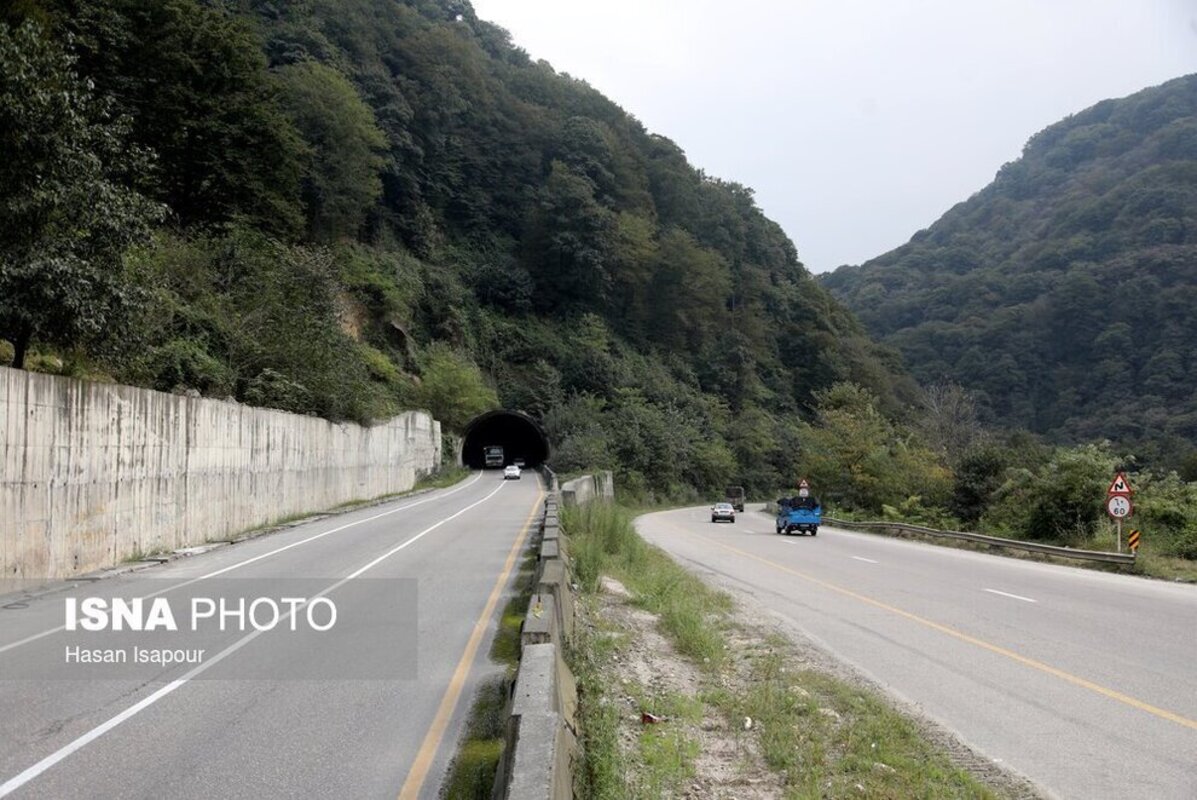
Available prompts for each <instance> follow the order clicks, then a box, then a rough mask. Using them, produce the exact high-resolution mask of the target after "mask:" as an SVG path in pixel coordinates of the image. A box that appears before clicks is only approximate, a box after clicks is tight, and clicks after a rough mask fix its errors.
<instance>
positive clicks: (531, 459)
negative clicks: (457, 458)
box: [461, 410, 549, 469]
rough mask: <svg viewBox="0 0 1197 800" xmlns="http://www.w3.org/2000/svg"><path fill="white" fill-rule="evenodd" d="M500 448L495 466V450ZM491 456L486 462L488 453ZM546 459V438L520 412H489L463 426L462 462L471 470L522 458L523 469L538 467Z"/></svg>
mask: <svg viewBox="0 0 1197 800" xmlns="http://www.w3.org/2000/svg"><path fill="white" fill-rule="evenodd" d="M496 447H501V448H503V455H502V462H503V463H501V464H496V463H495V462H496V461H497V459H496V458H494V454H495V451H494V448H496ZM488 450H490V451H491V453H492V458H491V462H490V463H489V464H488V463H487V458H486V455H487V451H488ZM548 458H549V437H548V436H547V435H546V434H545V432H544V429H543V428H541V427H540V425H539V424H538V423H537V422H536V420H534V419H532V418H531V417H529V416H528V415H527V414H524V413H523V412H521V411H503V410H500V411H488V412H487V413H485V414H483V415H482V416H480V417H476V418H475V419H474V420H472V421H471V422H470V424H469V425H467V426H466V429H465V436H464V438H463V440H462V445H461V463H462V464H464V465H465V466H467V467H469V468H470V469H486V468H487V467H491V468H496V467H503V466H506V465H508V464H511V463H514V462H515V461H516V460H517V459H523V461H524V466H526V467H529V468H532V467H539V466H540V465H541V464H543V463H544V462H545V461H547V460H548Z"/></svg>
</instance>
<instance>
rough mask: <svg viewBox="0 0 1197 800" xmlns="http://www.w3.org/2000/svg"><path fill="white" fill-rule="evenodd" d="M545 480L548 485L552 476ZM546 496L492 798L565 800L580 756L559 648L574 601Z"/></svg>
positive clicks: (570, 685) (569, 630) (574, 701)
mask: <svg viewBox="0 0 1197 800" xmlns="http://www.w3.org/2000/svg"><path fill="white" fill-rule="evenodd" d="M546 478H547V479H548V480H549V484H550V486H552V485H553V478H552V473H551V471H549V470H547V469H546ZM557 506H558V497H557V494H556V492H555V491H550V493H549V497H548V499H547V500H546V501H545V512H544V516H543V517H542V527H541V540H540V542H539V543H538V553H537V555H538V560H537V575H536V580H535V586H534V592H535V594H533V595H532V597H531V599H530V601H529V603H528V612H527V614H526V615H525V617H524V624H523V627H522V628H521V630H520V646H521V655H520V664H519V670H518V671H517V673H516V679H515V683H514V685H513V687H512V693H511V700H510V705H509V711H508V715H507V723H506V735H505V741H504V748H503V755H502V757H501V759H500V762H499V768H498V771H497V773H496V775H495V785H494V791H493V796H494V797H495V798H496V799H497V800H506V798H518V799H519V800H570V798H572V797H573V782H574V781H573V774H574V762H575V761H576V759H577V756H578V743H577V709H578V693H577V686H576V684H575V683H574V677H573V673H571V672H570V670H569V666H568V665H567V664H566V663H565V658H564V656H563V651H562V648H563V647H564V645H565V642H567V641H568V640H569V638H570V637H571V636H572V635H573V624H574V618H573V615H574V597H573V586H572V584H571V583H570V580H569V567H568V561H567V558H566V557H565V554H564V551H563V549H562V547H561V545H562V543H563V540H562V538H561V528H560V525H559V523H558V521H557V516H556V511H557Z"/></svg>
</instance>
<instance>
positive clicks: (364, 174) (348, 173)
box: [275, 61, 386, 239]
mask: <svg viewBox="0 0 1197 800" xmlns="http://www.w3.org/2000/svg"><path fill="white" fill-rule="evenodd" d="M275 80H276V81H277V83H278V85H279V87H280V102H281V104H282V106H283V108H284V109H285V110H286V112H287V115H288V116H289V117H290V118H291V120H292V121H293V122H294V123H295V127H296V128H297V129H298V130H299V132H300V134H301V135H302V136H303V138H304V140H305V142H306V143H307V145H308V148H309V151H310V156H309V160H308V163H307V166H306V168H305V170H304V179H303V198H304V204H305V206H306V208H307V215H308V228H309V230H310V231H311V232H312V233H313V234H314V235H315V236H317V237H318V238H321V239H336V238H340V237H352V236H353V235H354V234H355V233H356V232H357V230H358V229H359V228H360V227H361V225H362V223H363V221H364V220H365V217H366V214H367V213H369V212H370V210H371V209H373V207H374V204H375V201H377V199H378V197H379V195H380V194H381V192H382V180H381V179H380V178H379V172H380V170H381V169H382V166H383V159H382V156H381V155H380V152H381V151H382V150H383V147H384V146H385V144H386V140H385V138H384V137H383V134H382V131H380V130H379V129H378V126H377V125H376V124H375V122H374V112H373V111H371V110H370V107H369V106H367V105H366V104H365V103H364V102H363V101H362V99H361V98H360V97H359V96H358V94H357V90H356V89H354V87H353V84H352V83H350V82H349V81H348V80H347V79H346V78H345V77H344V76H342V75H341V73H339V72H337V71H336V70H335V69H332V68H331V67H326V66H324V65H323V64H318V63H316V62H314V61H301V62H299V63H295V64H288V65H286V66H283V67H280V68H279V69H278V70H277V71H276V73H275Z"/></svg>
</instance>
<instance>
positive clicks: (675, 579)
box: [561, 503, 733, 670]
mask: <svg viewBox="0 0 1197 800" xmlns="http://www.w3.org/2000/svg"><path fill="white" fill-rule="evenodd" d="M633 520H634V516H633V514H632V512H631V511H629V510H628V509H626V508H623V507H622V506H618V505H615V504H612V503H589V504H587V505H585V506H581V507H571V508H564V509H562V511H561V526H562V530H564V531H566V533H567V534H568V536H569V544H570V553H571V555H572V556H573V559H574V576H575V578H576V580H577V581H578V583H579V585H580V586H581V587H582V590H583V591H586V592H595V591H597V590H598V585H599V578H600V577H601V576H602V575H612V576H614V577H616V578H618V579H619V580H620V581H621V582H622V583H623V584H624V585H626V586H627V587H628V588H629V589H631V590H632V592H633V593H634V594H635V596H636V603H637V605H639V606H640V607H642V608H644V609H645V610H647V611H651V612H652V613H653V614H656V615H658V616H659V617H660V618H661V627H662V628H663V629H664V630H665V632H666V633H667V634H669V635H670V636H671V637H672V639H673V640H674V643H675V644H676V646H677V648H678V651H679V652H681V653H682V655H685V656H688V657H690V658H692V659H694V661H695V662H696V663H698V664H701V665H703V668H704V669H706V670H718V668H719V667H720V665H721V664H722V663H723V659H724V657H725V655H726V641H725V637H724V635H723V631H722V629H721V625H720V624H718V623H717V622H715V621H713V620H719V619H722V618H724V617H726V615H727V613H728V612H730V611H731V609H732V606H733V604H732V600H731V598H730V597H729V596H728V595H726V594H725V593H723V592H719V591H716V590H714V589H711V588H710V587H709V586H707V585H706V584H705V583H703V582H702V581H701V580H699V579H698V578H696V577H695V576H694V575H692V574H690V573H689V572H687V571H686V570H684V569H682V568H681V567H680V566H678V565H677V564H676V563H675V562H674V561H673V560H672V559H670V558H669V556H667V555H665V553H664V552H662V551H661V550H659V549H657V548H655V547H653V546H651V545H649V544H647V543H646V542H645V541H644V540H643V539H641V538H640V536H639V534H637V533H636V529H635V526H634V525H633Z"/></svg>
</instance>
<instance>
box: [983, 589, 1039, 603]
mask: <svg viewBox="0 0 1197 800" xmlns="http://www.w3.org/2000/svg"><path fill="white" fill-rule="evenodd" d="M985 591H986V592H989V593H990V594H1000V595H1001V596H1002V597H1010V598H1013V599H1014V600H1021V601H1023V602H1024V603H1038V602H1039V601H1038V600H1034V599H1032V598H1030V597H1023V596H1022V595H1021V594H1010V593H1009V592H999V591H998V590H997V589H985Z"/></svg>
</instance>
